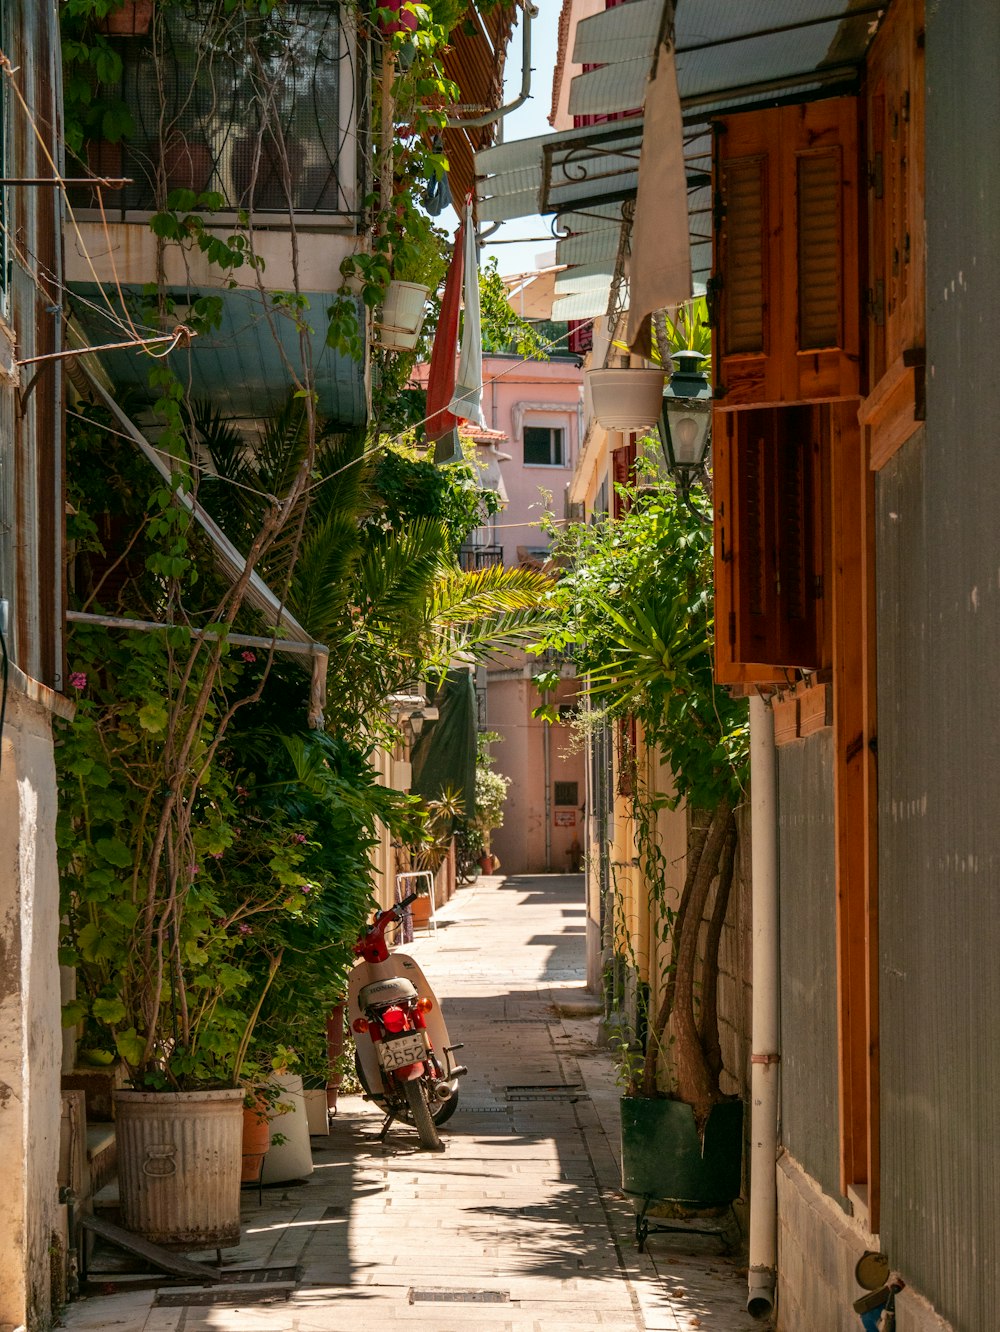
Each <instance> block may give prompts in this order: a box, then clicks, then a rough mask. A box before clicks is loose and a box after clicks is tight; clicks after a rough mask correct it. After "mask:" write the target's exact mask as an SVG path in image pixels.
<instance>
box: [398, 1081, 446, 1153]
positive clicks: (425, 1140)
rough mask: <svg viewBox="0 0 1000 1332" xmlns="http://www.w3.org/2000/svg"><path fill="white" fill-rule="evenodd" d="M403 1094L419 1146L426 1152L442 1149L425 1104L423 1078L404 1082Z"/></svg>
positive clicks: (428, 1107)
mask: <svg viewBox="0 0 1000 1332" xmlns="http://www.w3.org/2000/svg"><path fill="white" fill-rule="evenodd" d="M403 1095H404V1096H405V1097H406V1104H407V1107H408V1109H409V1111H410V1115H411V1117H412V1119H413V1127H414V1128H415V1129H416V1130H417V1137H418V1138H419V1139H420V1145H421V1147H423V1149H424V1150H425V1151H427V1152H440V1151H443V1150H444V1146H443V1144H442V1142H441V1139H440V1138H439V1137H438V1131H437V1127H436V1126H435V1123H434V1119H433V1117H432V1116H431V1108H430V1106H429V1105H428V1104H427V1088H426V1087H425V1086H424V1083H423V1079H422V1078H411V1079H410V1080H409V1081H408V1082H404V1083H403Z"/></svg>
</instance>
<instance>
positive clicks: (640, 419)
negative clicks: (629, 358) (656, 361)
mask: <svg viewBox="0 0 1000 1332" xmlns="http://www.w3.org/2000/svg"><path fill="white" fill-rule="evenodd" d="M584 375H585V379H586V382H587V389H588V391H589V393H590V402H591V407H592V410H593V414H594V416H595V417H596V418H597V420H598V421H600V423H601V425H602V426H604V428H605V429H606V430H621V431H623V432H628V431H644V430H648V429H649V427H650V426H652V425H653V424H654V423H655V422H656V421H657V420H658V419H659V416H660V411H661V409H662V406H663V385H664V383H665V378H664V373H663V370H662V369H661V368H660V367H656V366H654V367H652V368H649V367H646V368H640V367H636V368H632V367H628V366H604V367H601V368H599V369H595V370H587V371H585V372H584Z"/></svg>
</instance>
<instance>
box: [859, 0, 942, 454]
mask: <svg viewBox="0 0 1000 1332" xmlns="http://www.w3.org/2000/svg"><path fill="white" fill-rule="evenodd" d="M923 126H924V46H923V3H922V0H897V3H895V4H894V5H893V6H892V9H891V10H890V11H889V15H888V17H887V18H886V21H885V23H884V24H883V26H882V27H881V28H880V30H879V33H878V36H877V37H876V39H875V42H874V43H873V45H872V49H871V53H870V55H869V58H868V95H867V127H868V137H867V142H866V154H865V155H866V165H867V186H868V209H867V215H868V247H867V249H868V275H867V283H866V296H865V307H866V310H865V313H866V332H867V351H868V365H867V369H868V390H869V394H868V398H867V399H866V401H865V402H864V404H863V405H862V408H861V412H860V417H861V422H862V425H863V427H864V430H865V435H866V448H867V449H868V452H869V456H870V458H871V463H872V466H873V467H876V468H877V467H881V466H883V465H884V464H885V463H886V462H887V461H888V459H889V458H890V457H892V455H893V453H894V452H895V451H896V449H898V448H899V447H900V445H901V444H903V443H904V442H905V441H906V440H907V439H908V438H909V437H910V436H911V435H912V434H913V433H914V431H915V430H916V429H917V427H918V425H919V422H920V421H921V420H922V419H923V415H924V410H923V397H924V345H925V337H926V334H925V314H924V310H925V289H924V199H923V183H924V169H923V168H924V129H923Z"/></svg>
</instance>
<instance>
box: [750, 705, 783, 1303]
mask: <svg viewBox="0 0 1000 1332" xmlns="http://www.w3.org/2000/svg"><path fill="white" fill-rule="evenodd" d="M775 777H776V761H775V749H774V714H773V712H772V711H771V709H770V708H769V707H768V706H767V704H766V703H765V702H764V700H763V699H762V698H758V697H754V698H751V700H750V830H751V838H752V842H753V858H752V859H753V1032H752V1037H751V1041H752V1046H753V1053H752V1055H751V1059H750V1065H751V1066H750V1101H751V1115H750V1254H749V1273H748V1278H747V1284H748V1292H747V1309H748V1310H749V1312H750V1313H751V1314H752V1315H753V1316H754V1317H755V1318H766V1317H767V1316H768V1315H769V1314H770V1313H771V1310H772V1309H773V1308H774V1288H775V1281H776V1269H777V1213H778V1197H777V1179H776V1171H775V1162H776V1159H777V1153H778V1087H779V1081H778V1072H779V1062H778V1061H779V1058H780V1056H779V1054H778V985H779V980H778V818H777V814H778V810H777V800H776V795H775V792H776V782H775Z"/></svg>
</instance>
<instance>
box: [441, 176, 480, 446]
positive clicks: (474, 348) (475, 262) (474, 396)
mask: <svg viewBox="0 0 1000 1332" xmlns="http://www.w3.org/2000/svg"><path fill="white" fill-rule="evenodd" d="M462 227H463V228H464V231H465V317H464V320H463V322H462V351H461V354H460V356H459V358H458V375H457V378H456V380H455V391H454V393H453V394H452V398H451V401H450V402H449V403H448V409H449V411H452V412H454V413H455V415H456V417H458V419H459V420H466V421H471V422H472V424H473V425H477V426H479V427H480V428H481V429H485V428H486V422H485V421H484V420H483V336H482V331H481V321H480V311H479V257H478V255H477V254H476V228H475V224H474V222H473V220H472V196H471V195H469V196H468V197H467V198H466V201H465V213H464V216H463V218H462Z"/></svg>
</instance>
